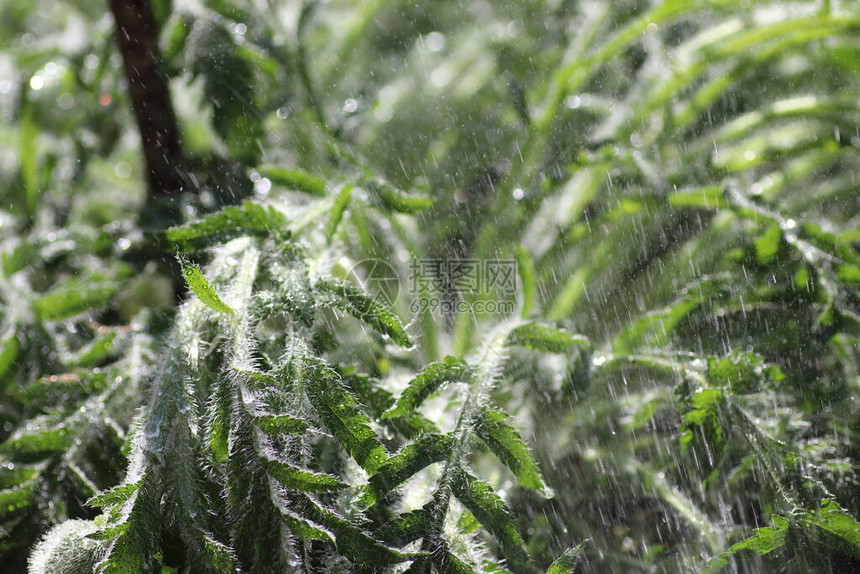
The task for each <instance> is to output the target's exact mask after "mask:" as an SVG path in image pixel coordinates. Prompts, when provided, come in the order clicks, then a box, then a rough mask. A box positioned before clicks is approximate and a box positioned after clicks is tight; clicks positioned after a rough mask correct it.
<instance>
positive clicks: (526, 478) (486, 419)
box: [475, 408, 552, 497]
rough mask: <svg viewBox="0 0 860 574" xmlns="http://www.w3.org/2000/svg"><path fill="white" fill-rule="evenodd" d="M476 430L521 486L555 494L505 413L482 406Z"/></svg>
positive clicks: (544, 493)
mask: <svg viewBox="0 0 860 574" xmlns="http://www.w3.org/2000/svg"><path fill="white" fill-rule="evenodd" d="M475 431H476V432H477V434H478V436H479V437H481V440H483V441H484V443H486V445H487V446H488V447H489V448H490V450H491V451H493V453H495V455H496V456H497V457H499V460H501V461H502V462H503V463H504V464H505V466H507V467H508V468H509V469H511V472H513V473H514V476H516V477H517V482H518V483H519V484H520V486H522V487H524V488H530V489H532V490H537V491H539V492H541V493H542V494H543V495H544V496H547V497H549V496H551V495H552V493H551V492H550V491H549V490H548V489H547V487H546V484H544V481H543V477H542V476H541V472H540V469H539V468H538V465H537V462H536V461H535V459H534V456H533V455H532V452H531V449H530V448H529V447H528V445H527V444H526V443H525V441H524V440H523V437H522V436H520V433H519V431H517V429H515V428H514V427H513V426H511V425H510V424H509V423H508V415H507V414H506V413H504V412H502V411H498V410H494V409H489V408H485V409H482V411H481V412H480V414H479V415H478V416H477V417H476V419H475Z"/></svg>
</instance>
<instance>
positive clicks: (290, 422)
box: [254, 415, 310, 436]
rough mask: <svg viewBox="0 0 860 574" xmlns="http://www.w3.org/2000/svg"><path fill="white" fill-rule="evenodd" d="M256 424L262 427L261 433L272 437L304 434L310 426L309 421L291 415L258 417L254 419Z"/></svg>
mask: <svg viewBox="0 0 860 574" xmlns="http://www.w3.org/2000/svg"><path fill="white" fill-rule="evenodd" d="M254 424H256V425H257V426H258V427H260V430H261V431H263V432H264V433H266V434H268V435H272V436H278V435H282V434H302V433H304V432H305V431H306V430H308V427H309V426H310V424H309V423H308V422H307V421H305V420H303V419H300V418H296V417H291V416H290V415H257V416H255V417H254Z"/></svg>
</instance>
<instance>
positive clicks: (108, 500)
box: [87, 479, 143, 507]
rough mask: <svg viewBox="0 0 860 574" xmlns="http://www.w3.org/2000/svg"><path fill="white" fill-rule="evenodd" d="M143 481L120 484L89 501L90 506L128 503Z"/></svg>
mask: <svg viewBox="0 0 860 574" xmlns="http://www.w3.org/2000/svg"><path fill="white" fill-rule="evenodd" d="M141 484H143V480H142V479H141V480H138V481H135V482H129V483H126V484H120V485H118V486H115V487H113V488H110V489H108V490H105V491H103V492H100V493H99V494H97V495H95V496H93V497H92V498H90V499H89V500H88V501H87V504H88V505H89V506H96V507H105V506H116V505H118V504H122V503H124V502H125V501H127V500H128V499H129V498H131V496H132V495H133V494H134V493H135V492H137V491H138V489H139V488H140V485H141Z"/></svg>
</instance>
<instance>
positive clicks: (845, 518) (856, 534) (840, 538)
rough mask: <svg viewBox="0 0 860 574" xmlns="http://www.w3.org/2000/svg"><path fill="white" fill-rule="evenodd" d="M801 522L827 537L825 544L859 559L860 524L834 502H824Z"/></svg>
mask: <svg viewBox="0 0 860 574" xmlns="http://www.w3.org/2000/svg"><path fill="white" fill-rule="evenodd" d="M802 521H803V522H804V523H805V524H806V525H807V526H808V527H814V528H818V529H820V530H821V531H822V532H824V533H825V534H826V535H827V536H826V538H825V539H824V540H823V542H824V543H825V544H828V545H830V546H833V547H835V548H837V549H838V550H841V551H843V552H846V553H847V554H850V555H852V556H854V557H860V522H857V520H856V519H855V518H854V517H853V516H851V515H850V514H848V513H847V512H846V511H845V510H844V509H842V508H841V507H840V506H839V505H838V504H837V503H836V502H835V501H833V500H825V501H823V502H822V504H821V508H819V509H817V510H814V511H810V512H808V513H807V514H806V515H805V516H804V517H803V518H802Z"/></svg>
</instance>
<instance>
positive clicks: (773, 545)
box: [731, 516, 789, 554]
mask: <svg viewBox="0 0 860 574" xmlns="http://www.w3.org/2000/svg"><path fill="white" fill-rule="evenodd" d="M788 526H789V522H788V520H786V519H785V518H783V517H782V516H774V517H773V526H767V527H764V528H756V529H755V530H753V535H752V536H751V537H749V538H747V539H746V540H742V541H741V542H738V543H737V544H733V545H732V547H731V552H732V553H735V552H739V551H741V550H752V551H754V552H756V553H758V554H768V553H770V552H773V551H774V550H776V549H778V548H781V547H783V546H784V545H785V535H786V534H788Z"/></svg>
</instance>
